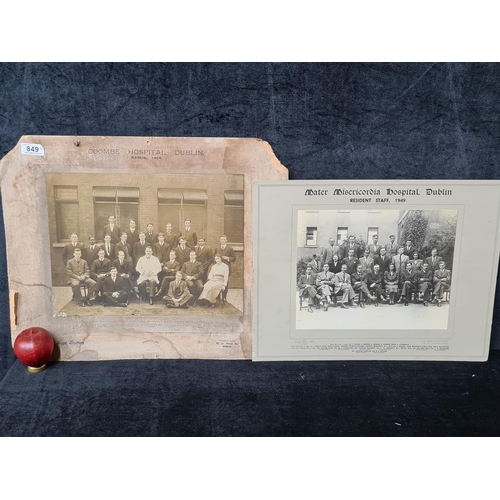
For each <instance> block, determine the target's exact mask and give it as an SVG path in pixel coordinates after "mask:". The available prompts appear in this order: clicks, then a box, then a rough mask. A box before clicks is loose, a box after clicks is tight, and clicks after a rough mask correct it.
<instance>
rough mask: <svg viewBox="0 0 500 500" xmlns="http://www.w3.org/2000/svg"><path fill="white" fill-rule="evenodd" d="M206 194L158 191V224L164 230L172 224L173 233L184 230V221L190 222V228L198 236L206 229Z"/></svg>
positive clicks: (195, 190)
mask: <svg viewBox="0 0 500 500" xmlns="http://www.w3.org/2000/svg"><path fill="white" fill-rule="evenodd" d="M207 200H208V196H207V192H206V190H202V189H189V190H188V189H167V188H160V189H158V224H159V227H161V228H164V227H165V225H166V224H167V222H170V223H171V224H172V230H173V232H174V233H177V234H179V233H180V232H182V231H183V229H184V221H185V220H186V219H190V220H191V227H192V228H193V230H194V231H196V232H197V234H198V235H200V236H201V235H202V234H205V233H206V229H207Z"/></svg>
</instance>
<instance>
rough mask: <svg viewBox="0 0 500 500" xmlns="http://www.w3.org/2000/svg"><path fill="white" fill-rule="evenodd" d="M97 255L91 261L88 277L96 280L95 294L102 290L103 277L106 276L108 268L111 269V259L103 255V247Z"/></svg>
mask: <svg viewBox="0 0 500 500" xmlns="http://www.w3.org/2000/svg"><path fill="white" fill-rule="evenodd" d="M98 255H99V257H98V258H97V259H96V260H94V262H92V267H91V268H90V277H91V278H92V279H93V280H95V281H96V285H95V293H96V296H97V295H99V294H100V293H101V292H102V285H103V283H104V278H106V276H108V273H109V270H110V269H111V261H110V260H109V259H106V258H105V257H104V249H103V248H101V249H100V250H99V252H98Z"/></svg>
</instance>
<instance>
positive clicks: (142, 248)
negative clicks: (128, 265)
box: [132, 231, 148, 269]
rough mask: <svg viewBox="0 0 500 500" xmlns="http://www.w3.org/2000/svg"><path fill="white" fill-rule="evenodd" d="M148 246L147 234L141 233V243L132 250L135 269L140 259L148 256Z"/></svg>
mask: <svg viewBox="0 0 500 500" xmlns="http://www.w3.org/2000/svg"><path fill="white" fill-rule="evenodd" d="M147 246H148V244H147V243H146V234H145V233H143V232H142V231H141V232H140V233H139V241H138V242H137V243H136V244H135V245H134V249H133V250H132V258H133V264H134V269H135V266H136V265H137V262H138V261H139V259H140V258H141V257H144V255H146V247H147Z"/></svg>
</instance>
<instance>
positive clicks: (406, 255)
mask: <svg viewBox="0 0 500 500" xmlns="http://www.w3.org/2000/svg"><path fill="white" fill-rule="evenodd" d="M389 239H390V242H389V243H388V244H386V245H384V246H383V245H380V244H379V243H378V236H377V235H374V236H373V242H372V243H370V244H369V245H367V246H366V247H365V248H364V249H363V250H361V249H360V246H359V245H357V244H356V242H355V238H354V236H350V237H349V242H348V243H347V244H346V245H338V244H337V243H336V242H335V240H334V239H333V238H331V239H330V240H329V243H330V244H329V246H327V247H326V248H325V249H324V250H323V251H322V252H321V254H314V255H313V259H312V260H311V262H310V263H309V264H308V266H307V270H306V273H305V274H304V275H301V276H300V277H299V293H300V295H301V297H302V299H303V300H304V299H306V298H307V300H308V311H309V312H313V308H312V306H313V305H314V303H315V301H316V300H318V297H317V296H318V295H319V299H320V300H321V302H322V304H323V308H324V310H325V311H326V310H328V306H329V305H331V304H333V305H334V306H335V305H336V298H337V296H340V295H342V299H341V307H342V308H347V307H348V306H349V305H351V306H352V305H354V303H353V298H354V296H355V294H356V293H358V294H359V305H360V306H361V307H365V300H366V299H370V300H372V301H373V302H374V304H375V306H378V304H379V301H382V302H387V303H389V304H390V305H393V304H395V303H403V302H404V304H405V305H406V306H407V305H408V303H409V302H410V300H411V296H412V294H413V295H414V297H415V301H416V302H417V298H418V297H419V296H420V298H422V299H423V305H424V306H426V307H427V306H428V305H429V303H430V302H433V303H436V304H437V305H438V307H440V306H441V302H442V299H443V294H444V292H445V291H448V290H449V289H450V284H451V271H450V270H449V269H446V264H445V262H444V261H443V259H442V258H441V257H440V256H439V255H437V249H436V248H433V249H432V251H431V255H430V256H428V257H427V258H425V260H424V259H421V258H419V253H418V251H417V250H416V248H415V247H414V246H413V244H412V242H411V241H410V240H408V241H406V242H405V244H404V245H398V244H396V243H395V236H394V235H391V236H390V238H389ZM398 296H399V299H398V300H397V297H398Z"/></svg>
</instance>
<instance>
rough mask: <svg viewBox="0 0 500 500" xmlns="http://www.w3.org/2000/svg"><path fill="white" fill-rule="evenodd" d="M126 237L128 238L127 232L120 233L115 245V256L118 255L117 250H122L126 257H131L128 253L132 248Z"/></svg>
mask: <svg viewBox="0 0 500 500" xmlns="http://www.w3.org/2000/svg"><path fill="white" fill-rule="evenodd" d="M127 239H128V236H127V233H122V234H121V235H120V241H119V242H118V243H117V244H116V245H115V256H118V252H119V251H120V250H123V253H124V254H125V258H126V259H128V258H130V257H131V255H130V254H131V252H132V248H131V247H130V245H129V244H128V243H127Z"/></svg>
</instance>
